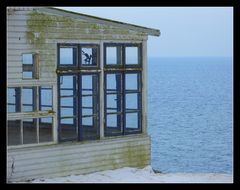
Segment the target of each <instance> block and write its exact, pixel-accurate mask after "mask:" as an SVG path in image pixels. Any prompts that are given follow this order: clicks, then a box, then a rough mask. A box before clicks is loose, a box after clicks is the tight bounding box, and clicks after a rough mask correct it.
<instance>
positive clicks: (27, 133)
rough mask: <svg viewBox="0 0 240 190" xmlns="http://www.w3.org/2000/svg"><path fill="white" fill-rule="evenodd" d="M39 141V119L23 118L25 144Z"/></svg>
mask: <svg viewBox="0 0 240 190" xmlns="http://www.w3.org/2000/svg"><path fill="white" fill-rule="evenodd" d="M32 143H37V119H24V120H23V144H32Z"/></svg>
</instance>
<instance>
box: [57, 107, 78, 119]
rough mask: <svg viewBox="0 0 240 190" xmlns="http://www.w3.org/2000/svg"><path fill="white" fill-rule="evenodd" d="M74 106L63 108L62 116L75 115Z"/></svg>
mask: <svg viewBox="0 0 240 190" xmlns="http://www.w3.org/2000/svg"><path fill="white" fill-rule="evenodd" d="M73 112H74V110H73V108H61V115H60V117H68V116H74V115H75V114H74V113H73Z"/></svg>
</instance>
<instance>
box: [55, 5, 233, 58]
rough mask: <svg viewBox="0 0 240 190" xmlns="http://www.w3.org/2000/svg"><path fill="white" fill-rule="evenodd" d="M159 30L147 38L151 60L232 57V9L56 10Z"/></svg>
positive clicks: (89, 8)
mask: <svg viewBox="0 0 240 190" xmlns="http://www.w3.org/2000/svg"><path fill="white" fill-rule="evenodd" d="M57 8H61V9H65V10H70V11H74V12H79V13H83V14H88V15H93V16H97V17H102V18H107V19H112V20H116V21H122V22H126V23H130V24H136V25H140V26H145V27H149V28H154V29H159V30H160V31H161V35H160V36H159V37H156V36H149V37H148V56H149V57H196V56H197V57H201V56H214V57H215V56H227V57H229V56H232V55H233V8H232V7H57Z"/></svg>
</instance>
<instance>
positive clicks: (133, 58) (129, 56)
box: [125, 47, 138, 64]
mask: <svg viewBox="0 0 240 190" xmlns="http://www.w3.org/2000/svg"><path fill="white" fill-rule="evenodd" d="M125 57H126V64H138V47H126V48H125Z"/></svg>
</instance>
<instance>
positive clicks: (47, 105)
mask: <svg viewBox="0 0 240 190" xmlns="http://www.w3.org/2000/svg"><path fill="white" fill-rule="evenodd" d="M39 90H40V101H39V103H40V105H39V109H40V110H42V111H43V110H45V111H46V110H52V88H51V87H39Z"/></svg>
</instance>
